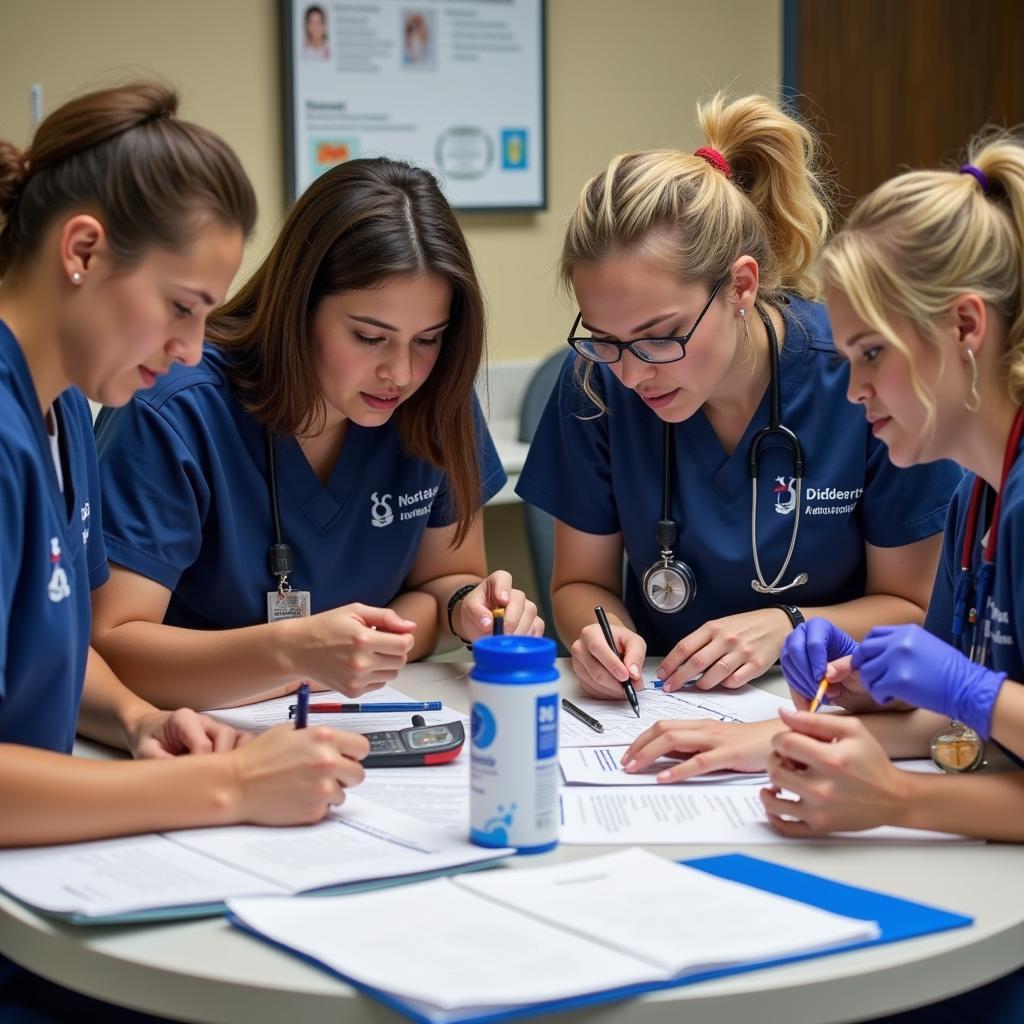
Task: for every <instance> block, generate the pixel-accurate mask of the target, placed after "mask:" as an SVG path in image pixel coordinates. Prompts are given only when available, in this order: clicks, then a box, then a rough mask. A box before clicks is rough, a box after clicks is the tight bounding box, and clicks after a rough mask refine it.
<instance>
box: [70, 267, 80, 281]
mask: <svg viewBox="0 0 1024 1024" xmlns="http://www.w3.org/2000/svg"><path fill="white" fill-rule="evenodd" d="M71 283H72V284H81V283H82V275H81V274H80V273H79V272H78V271H77V270H76V271H75V272H74V273H73V274H72V275H71Z"/></svg>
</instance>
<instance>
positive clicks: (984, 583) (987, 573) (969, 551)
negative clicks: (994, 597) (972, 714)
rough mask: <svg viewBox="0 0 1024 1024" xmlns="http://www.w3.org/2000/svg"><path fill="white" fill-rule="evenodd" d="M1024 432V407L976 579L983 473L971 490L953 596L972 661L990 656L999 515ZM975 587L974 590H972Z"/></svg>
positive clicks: (958, 635)
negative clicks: (967, 631)
mask: <svg viewBox="0 0 1024 1024" xmlns="http://www.w3.org/2000/svg"><path fill="white" fill-rule="evenodd" d="M1022 435H1024V408H1022V409H1020V410H1019V411H1018V413H1017V416H1016V418H1015V419H1014V421H1013V428H1012V429H1011V431H1010V437H1009V440H1008V441H1007V442H1006V451H1005V452H1004V453H1003V475H1002V477H1001V479H1000V483H999V493H998V494H997V495H996V500H995V505H994V506H993V509H992V522H991V524H990V526H989V532H988V540H987V541H986V542H985V550H984V552H983V553H982V557H981V565H980V566H978V572H977V577H976V579H975V578H974V577H973V576H972V573H971V562H972V561H973V558H974V547H975V544H976V543H977V539H978V519H979V518H980V513H981V504H982V501H983V500H984V498H985V495H986V492H987V491H988V490H989V486H988V484H986V483H985V481H984V480H982V479H981V477H980V476H979V477H977V478H976V479H975V481H974V487H973V488H972V490H971V501H970V504H969V505H968V506H967V524H966V527H965V529H964V542H963V547H962V548H961V551H960V575H959V577H958V578H957V581H956V589H955V591H954V596H953V628H952V633H953V639H954V640H955V641H956V643H957V645H958V646H960V647H961V649H963V646H962V638H963V635H964V628H965V626H966V625H967V624H970V626H971V627H972V631H971V645H970V649H969V651H968V652H967V656H968V657H969V658H970V659H971V661H973V662H976V663H977V664H979V665H984V664H985V660H986V658H987V657H988V647H989V641H990V639H991V637H992V615H991V609H990V604H991V594H992V579H993V577H994V576H995V571H996V548H997V545H998V542H999V517H1000V514H1001V512H1002V507H1003V494H1004V493H1005V491H1006V480H1007V477H1009V475H1010V470H1011V469H1013V464H1014V462H1016V460H1017V449H1018V448H1019V447H1020V441H1021V436H1022ZM972 591H973V593H972Z"/></svg>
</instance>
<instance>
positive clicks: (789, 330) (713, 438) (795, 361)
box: [676, 306, 810, 501]
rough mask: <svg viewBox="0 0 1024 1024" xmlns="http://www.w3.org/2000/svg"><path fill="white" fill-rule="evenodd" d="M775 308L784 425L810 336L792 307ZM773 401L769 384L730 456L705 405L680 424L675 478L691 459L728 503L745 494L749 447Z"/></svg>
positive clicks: (765, 423) (799, 376)
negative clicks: (780, 331) (781, 326)
mask: <svg viewBox="0 0 1024 1024" xmlns="http://www.w3.org/2000/svg"><path fill="white" fill-rule="evenodd" d="M776 308H778V309H779V312H780V313H781V315H782V319H783V321H784V323H785V328H786V334H785V337H784V338H783V340H782V342H781V346H780V347H781V351H780V352H779V404H780V405H781V414H782V423H783V424H785V423H786V409H787V407H788V406H789V404H790V400H791V399H792V397H793V395H794V394H795V393H796V391H797V388H798V387H799V385H800V382H801V381H802V380H803V376H804V373H805V371H806V368H807V363H808V358H809V353H810V334H809V333H808V331H807V328H806V327H805V326H804V325H803V324H802V323H801V322H800V321H799V320H798V319H797V318H796V316H795V315H794V313H793V309H792V307H791V306H781V307H776ZM770 401H771V384H770V383H769V385H768V386H767V387H766V388H765V390H764V394H763V395H762V396H761V400H760V401H759V402H758V403H757V408H756V409H755V410H754V414H753V416H752V417H751V418H750V422H749V423H748V424H747V426H746V429H745V430H744V431H743V436H742V437H741V438H740V440H739V442H738V443H737V445H736V447H735V448H734V449H733V450H732V452H731V453H729V454H728V455H727V454H726V451H725V448H724V447H723V446H722V442H721V441H720V440H719V438H718V435H717V434H716V433H715V430H714V427H712V426H711V421H710V420H709V419H708V418H707V415H706V414H705V412H704V407H703V406H701V408H699V409H698V410H697V411H696V412H695V413H694V414H693V415H692V416H691V417H690V418H689V419H687V420H684V421H683V422H682V423H680V424H679V427H678V430H679V434H678V435H677V436H678V437H679V438H681V440H682V444H677V445H676V479H681V461H680V460H681V459H684V458H692V459H694V460H695V461H696V462H698V463H699V464H700V465H701V467H702V468H703V469H704V472H705V473H706V474H707V476H708V479H709V480H710V481H711V484H712V486H714V487H715V489H716V490H717V491H718V492H719V493H720V494H721V495H722V497H723V498H725V499H726V500H727V501H734V500H735V499H736V498H737V497H738V496H739V495H740V494H742V493H746V491H747V488H748V484H749V481H750V468H749V465H750V444H751V442H752V441H753V439H754V435H755V434H756V433H757V431H759V430H760V429H761V428H762V427H766V426H767V425H768V420H769V403H770ZM684 448H685V453H684V452H683V449H684Z"/></svg>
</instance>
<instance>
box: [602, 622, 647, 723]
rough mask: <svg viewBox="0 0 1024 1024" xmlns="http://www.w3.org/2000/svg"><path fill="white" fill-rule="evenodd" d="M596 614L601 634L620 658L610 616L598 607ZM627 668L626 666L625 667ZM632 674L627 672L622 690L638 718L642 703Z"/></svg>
mask: <svg viewBox="0 0 1024 1024" xmlns="http://www.w3.org/2000/svg"><path fill="white" fill-rule="evenodd" d="M594 614H595V615H596V616H597V623H598V625H599V626H600V627H601V632H602V633H603V634H604V639H605V643H606V644H607V645H608V646H609V648H610V649H611V650H612V651H613V652H614V653H615V656H616V657H618V656H619V645H618V644H617V643H616V642H615V637H614V635H613V634H612V627H611V624H610V623H609V622H608V616H607V615H605V613H604V609H603V608H602V607H601V606H600V605H598V606H597V607H596V608H595V609H594ZM623 668H625V665H623ZM631 674H632V673H631V672H630V671H629V670H627V671H626V680H625V682H623V683H622V688H623V689H624V690H625V691H626V700H628V701H629V706H630V707H631V708H632V709H633V714H634V715H636V717H637V718H639V717H640V701H639V700H637V696H636V690H634V689H633V683H632V680H631V679H630V678H629V677H630V675H631Z"/></svg>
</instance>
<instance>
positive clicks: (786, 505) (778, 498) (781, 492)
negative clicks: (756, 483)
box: [773, 476, 796, 516]
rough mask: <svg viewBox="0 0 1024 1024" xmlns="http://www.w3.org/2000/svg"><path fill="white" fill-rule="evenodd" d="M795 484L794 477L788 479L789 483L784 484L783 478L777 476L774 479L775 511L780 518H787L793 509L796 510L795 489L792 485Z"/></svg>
mask: <svg viewBox="0 0 1024 1024" xmlns="http://www.w3.org/2000/svg"><path fill="white" fill-rule="evenodd" d="M794 483H796V478H795V477H792V476H791V477H790V478H789V483H788V484H787V483H786V478H785V477H784V476H777V477H776V478H775V488H774V492H773V493H774V494H775V511H776V512H778V513H779V515H780V516H788V515H789V513H790V512H792V511H793V509H795V508H796V488H795V487H794V486H793V484H794Z"/></svg>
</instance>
